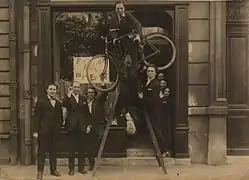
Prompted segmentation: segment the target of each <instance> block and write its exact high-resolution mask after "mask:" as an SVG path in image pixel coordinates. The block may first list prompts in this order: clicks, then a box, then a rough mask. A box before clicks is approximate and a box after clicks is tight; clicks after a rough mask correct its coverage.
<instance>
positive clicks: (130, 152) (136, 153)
mask: <svg viewBox="0 0 249 180" xmlns="http://www.w3.org/2000/svg"><path fill="white" fill-rule="evenodd" d="M126 153H127V157H141V156H142V157H143V156H154V155H155V152H154V151H153V150H152V149H149V148H129V149H127V150H126Z"/></svg>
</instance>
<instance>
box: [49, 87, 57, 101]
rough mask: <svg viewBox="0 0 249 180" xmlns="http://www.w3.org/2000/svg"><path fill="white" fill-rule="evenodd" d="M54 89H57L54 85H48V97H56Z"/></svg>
mask: <svg viewBox="0 0 249 180" xmlns="http://www.w3.org/2000/svg"><path fill="white" fill-rule="evenodd" d="M56 91H57V87H56V86H55V85H52V84H51V85H49V86H48V89H47V94H48V96H49V97H51V98H55V97H56Z"/></svg>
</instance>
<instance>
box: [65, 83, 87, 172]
mask: <svg viewBox="0 0 249 180" xmlns="http://www.w3.org/2000/svg"><path fill="white" fill-rule="evenodd" d="M63 106H64V107H66V109H67V117H66V119H65V128H66V130H67V131H68V137H69V141H70V145H71V146H70V149H71V152H70V155H69V159H68V160H69V164H68V168H69V172H68V174H69V175H70V176H72V175H74V168H75V161H74V153H75V152H78V163H79V164H78V171H79V172H80V173H81V174H86V173H87V171H86V170H85V153H86V151H87V134H88V133H90V131H91V126H90V124H89V116H88V103H87V100H86V98H85V97H83V96H81V95H80V83H79V82H76V81H75V82H73V85H72V86H71V87H69V89H68V94H67V96H66V97H65V98H64V100H63Z"/></svg>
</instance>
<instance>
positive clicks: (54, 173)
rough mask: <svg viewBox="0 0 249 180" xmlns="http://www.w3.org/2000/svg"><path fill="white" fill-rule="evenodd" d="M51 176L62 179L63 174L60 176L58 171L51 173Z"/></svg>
mask: <svg viewBox="0 0 249 180" xmlns="http://www.w3.org/2000/svg"><path fill="white" fill-rule="evenodd" d="M51 175H52V176H57V177H60V176H61V174H60V173H59V172H58V171H52V172H51Z"/></svg>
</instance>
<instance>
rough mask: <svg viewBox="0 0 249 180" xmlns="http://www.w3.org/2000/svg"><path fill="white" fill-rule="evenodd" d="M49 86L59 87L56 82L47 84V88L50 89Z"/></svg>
mask: <svg viewBox="0 0 249 180" xmlns="http://www.w3.org/2000/svg"><path fill="white" fill-rule="evenodd" d="M49 86H55V87H56V89H58V86H57V84H55V83H48V84H47V86H46V89H48V87H49Z"/></svg>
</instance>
